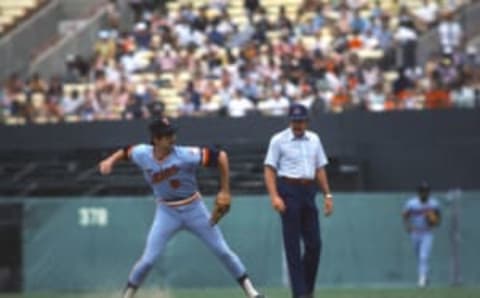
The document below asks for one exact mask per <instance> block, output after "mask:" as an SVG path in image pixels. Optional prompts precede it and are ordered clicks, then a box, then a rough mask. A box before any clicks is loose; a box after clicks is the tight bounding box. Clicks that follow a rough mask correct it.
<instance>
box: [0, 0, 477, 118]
mask: <svg viewBox="0 0 480 298" xmlns="http://www.w3.org/2000/svg"><path fill="white" fill-rule="evenodd" d="M144 2H145V3H144ZM204 2H205V5H202V6H194V5H193V4H191V3H185V4H182V5H179V6H178V8H176V9H174V10H172V9H169V7H170V6H169V5H168V4H165V3H164V1H142V0H136V1H135V0H132V1H130V5H131V8H132V11H133V12H134V18H135V25H134V28H132V30H131V31H130V32H124V31H121V30H119V26H118V24H119V18H120V15H119V13H118V11H117V9H116V2H115V1H114V0H113V1H111V3H110V9H109V17H108V20H109V22H108V23H109V26H108V27H107V28H106V29H104V30H102V31H100V32H99V33H98V41H97V42H96V44H95V45H94V49H95V55H94V56H93V57H81V56H78V55H75V53H72V55H71V56H69V57H68V58H67V61H66V68H67V71H66V73H65V74H62V75H61V76H55V77H52V78H49V79H48V80H47V79H46V78H43V77H42V76H41V75H40V74H33V75H32V76H31V77H29V78H28V79H26V80H22V79H21V78H20V77H19V75H17V74H12V75H11V76H10V77H9V78H8V79H7V80H6V81H5V82H4V84H3V88H2V91H1V94H0V105H1V112H2V113H1V114H2V115H1V116H0V117H21V118H23V119H26V121H29V122H30V121H32V122H45V121H51V120H53V121H64V120H65V121H70V120H71V121H92V120H110V119H133V118H146V117H150V116H152V115H162V114H166V115H169V116H193V115H195V116H204V115H225V116H230V117H242V116H245V115H247V114H251V113H261V114H264V115H272V116H280V115H284V114H285V113H286V111H287V108H288V106H289V104H290V103H292V102H299V103H302V104H304V105H306V106H307V107H308V108H309V109H310V110H311V113H325V112H332V113H337V112H343V111H347V110H356V109H361V110H366V111H374V112H380V111H390V110H403V109H435V108H454V107H456V108H474V107H478V106H479V104H480V100H479V97H480V76H479V70H480V53H478V52H477V49H476V48H475V47H473V46H467V45H468V43H467V41H466V40H465V38H464V34H463V28H462V24H461V23H459V22H458V21H456V20H455V18H454V13H455V10H456V9H458V8H459V7H460V6H461V4H464V2H466V1H462V2H461V1H444V2H442V3H439V2H436V1H434V0H423V1H421V4H420V5H419V6H417V7H415V8H411V7H408V6H405V5H403V4H401V3H400V2H399V1H392V2H391V3H390V4H389V5H388V7H385V6H382V3H383V2H381V1H376V2H373V1H368V0H345V1H337V2H338V3H332V2H328V1H315V0H304V1H303V2H301V4H300V5H296V6H295V13H294V14H292V13H290V8H289V7H287V5H285V6H278V12H275V13H274V14H273V15H272V12H271V10H270V9H269V8H268V7H266V6H265V5H263V3H262V2H261V1H260V0H245V1H244V6H243V9H244V13H245V15H246V16H247V17H246V20H247V21H246V22H243V23H239V22H237V21H236V18H233V17H232V16H231V15H230V11H231V10H230V9H229V5H230V4H229V1H227V0H210V1H204ZM268 2H270V1H268ZM278 2H281V1H278ZM287 2H288V3H290V2H291V1H287ZM431 30H435V31H437V33H438V35H439V40H440V44H441V50H440V51H438V52H433V53H432V54H431V56H430V57H429V59H428V61H427V62H426V63H425V64H424V65H423V63H417V61H416V60H417V57H416V55H415V52H416V47H417V43H418V40H419V38H420V36H421V35H422V34H424V33H425V32H429V31H431Z"/></svg>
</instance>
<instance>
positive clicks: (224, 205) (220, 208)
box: [210, 191, 230, 226]
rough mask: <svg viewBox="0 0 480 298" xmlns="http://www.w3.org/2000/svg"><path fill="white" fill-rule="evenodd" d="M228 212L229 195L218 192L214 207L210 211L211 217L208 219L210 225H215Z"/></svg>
mask: <svg viewBox="0 0 480 298" xmlns="http://www.w3.org/2000/svg"><path fill="white" fill-rule="evenodd" d="M229 210H230V193H228V192H223V191H221V192H219V193H218V194H217V198H216V200H215V206H214V207H213V210H212V217H211V218H210V223H211V224H212V226H213V225H216V224H217V223H218V222H219V221H220V219H222V217H224V216H225V214H227V213H228V211H229Z"/></svg>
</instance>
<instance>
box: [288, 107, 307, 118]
mask: <svg viewBox="0 0 480 298" xmlns="http://www.w3.org/2000/svg"><path fill="white" fill-rule="evenodd" d="M288 119H290V121H298V120H307V119H308V110H307V107H306V106H304V105H302V104H298V103H294V104H292V105H291V106H290V109H289V110H288Z"/></svg>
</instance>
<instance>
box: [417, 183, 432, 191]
mask: <svg viewBox="0 0 480 298" xmlns="http://www.w3.org/2000/svg"><path fill="white" fill-rule="evenodd" d="M417 190H418V192H428V191H430V185H429V184H428V182H427V181H422V182H420V184H419V185H418V187H417Z"/></svg>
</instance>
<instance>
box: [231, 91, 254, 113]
mask: <svg viewBox="0 0 480 298" xmlns="http://www.w3.org/2000/svg"><path fill="white" fill-rule="evenodd" d="M254 109H255V106H254V105H253V103H252V101H250V100H249V99H248V98H246V97H245V96H243V95H242V92H241V90H237V91H236V92H235V95H234V96H233V98H232V100H230V102H229V103H228V106H227V110H228V115H229V116H230V117H234V118H238V117H245V116H246V115H247V114H248V112H250V111H253V110H254Z"/></svg>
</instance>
